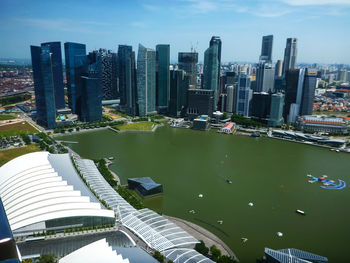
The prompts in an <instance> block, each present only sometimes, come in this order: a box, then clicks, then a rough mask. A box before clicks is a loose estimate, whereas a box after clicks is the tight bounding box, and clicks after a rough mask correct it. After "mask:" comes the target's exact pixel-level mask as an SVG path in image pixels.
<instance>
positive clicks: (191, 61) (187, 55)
mask: <svg viewBox="0 0 350 263" xmlns="http://www.w3.org/2000/svg"><path fill="white" fill-rule="evenodd" d="M178 63H179V69H183V70H184V71H185V72H186V73H187V74H189V75H190V77H191V79H190V85H191V87H192V88H193V89H194V88H196V81H197V63H198V53H197V52H179V54H178Z"/></svg>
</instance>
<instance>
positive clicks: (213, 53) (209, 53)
mask: <svg viewBox="0 0 350 263" xmlns="http://www.w3.org/2000/svg"><path fill="white" fill-rule="evenodd" d="M218 64H219V61H218V45H212V46H211V47H209V48H208V49H207V50H206V51H205V52H204V69H203V74H204V83H203V89H210V90H213V91H214V105H213V107H214V108H213V111H216V105H217V94H218Z"/></svg>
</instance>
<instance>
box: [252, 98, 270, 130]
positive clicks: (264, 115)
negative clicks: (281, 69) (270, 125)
mask: <svg viewBox="0 0 350 263" xmlns="http://www.w3.org/2000/svg"><path fill="white" fill-rule="evenodd" d="M251 104H252V105H251V116H252V118H255V119H257V120H259V121H261V122H263V123H265V124H267V122H268V117H269V115H270V106H271V95H270V94H269V93H266V92H254V93H253V97H252V101H251Z"/></svg>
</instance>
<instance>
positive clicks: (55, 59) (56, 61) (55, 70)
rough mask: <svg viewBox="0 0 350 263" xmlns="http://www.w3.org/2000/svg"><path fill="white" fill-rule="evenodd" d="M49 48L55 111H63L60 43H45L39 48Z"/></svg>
mask: <svg viewBox="0 0 350 263" xmlns="http://www.w3.org/2000/svg"><path fill="white" fill-rule="evenodd" d="M44 46H46V47H49V50H50V53H51V64H52V80H53V88H54V91H55V93H54V94H55V104H56V109H63V108H64V107H65V101H64V85H63V65H62V52H61V42H47V43H42V44H41V47H44Z"/></svg>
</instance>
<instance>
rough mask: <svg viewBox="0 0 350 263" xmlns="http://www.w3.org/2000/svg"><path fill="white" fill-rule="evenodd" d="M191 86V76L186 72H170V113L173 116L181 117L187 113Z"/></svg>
mask: <svg viewBox="0 0 350 263" xmlns="http://www.w3.org/2000/svg"><path fill="white" fill-rule="evenodd" d="M189 84H190V76H189V75H187V74H186V73H185V71H183V70H181V69H180V70H171V71H170V101H169V113H170V115H171V116H174V117H180V116H182V115H183V114H184V113H185V110H186V105H187V90H188V87H189Z"/></svg>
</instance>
